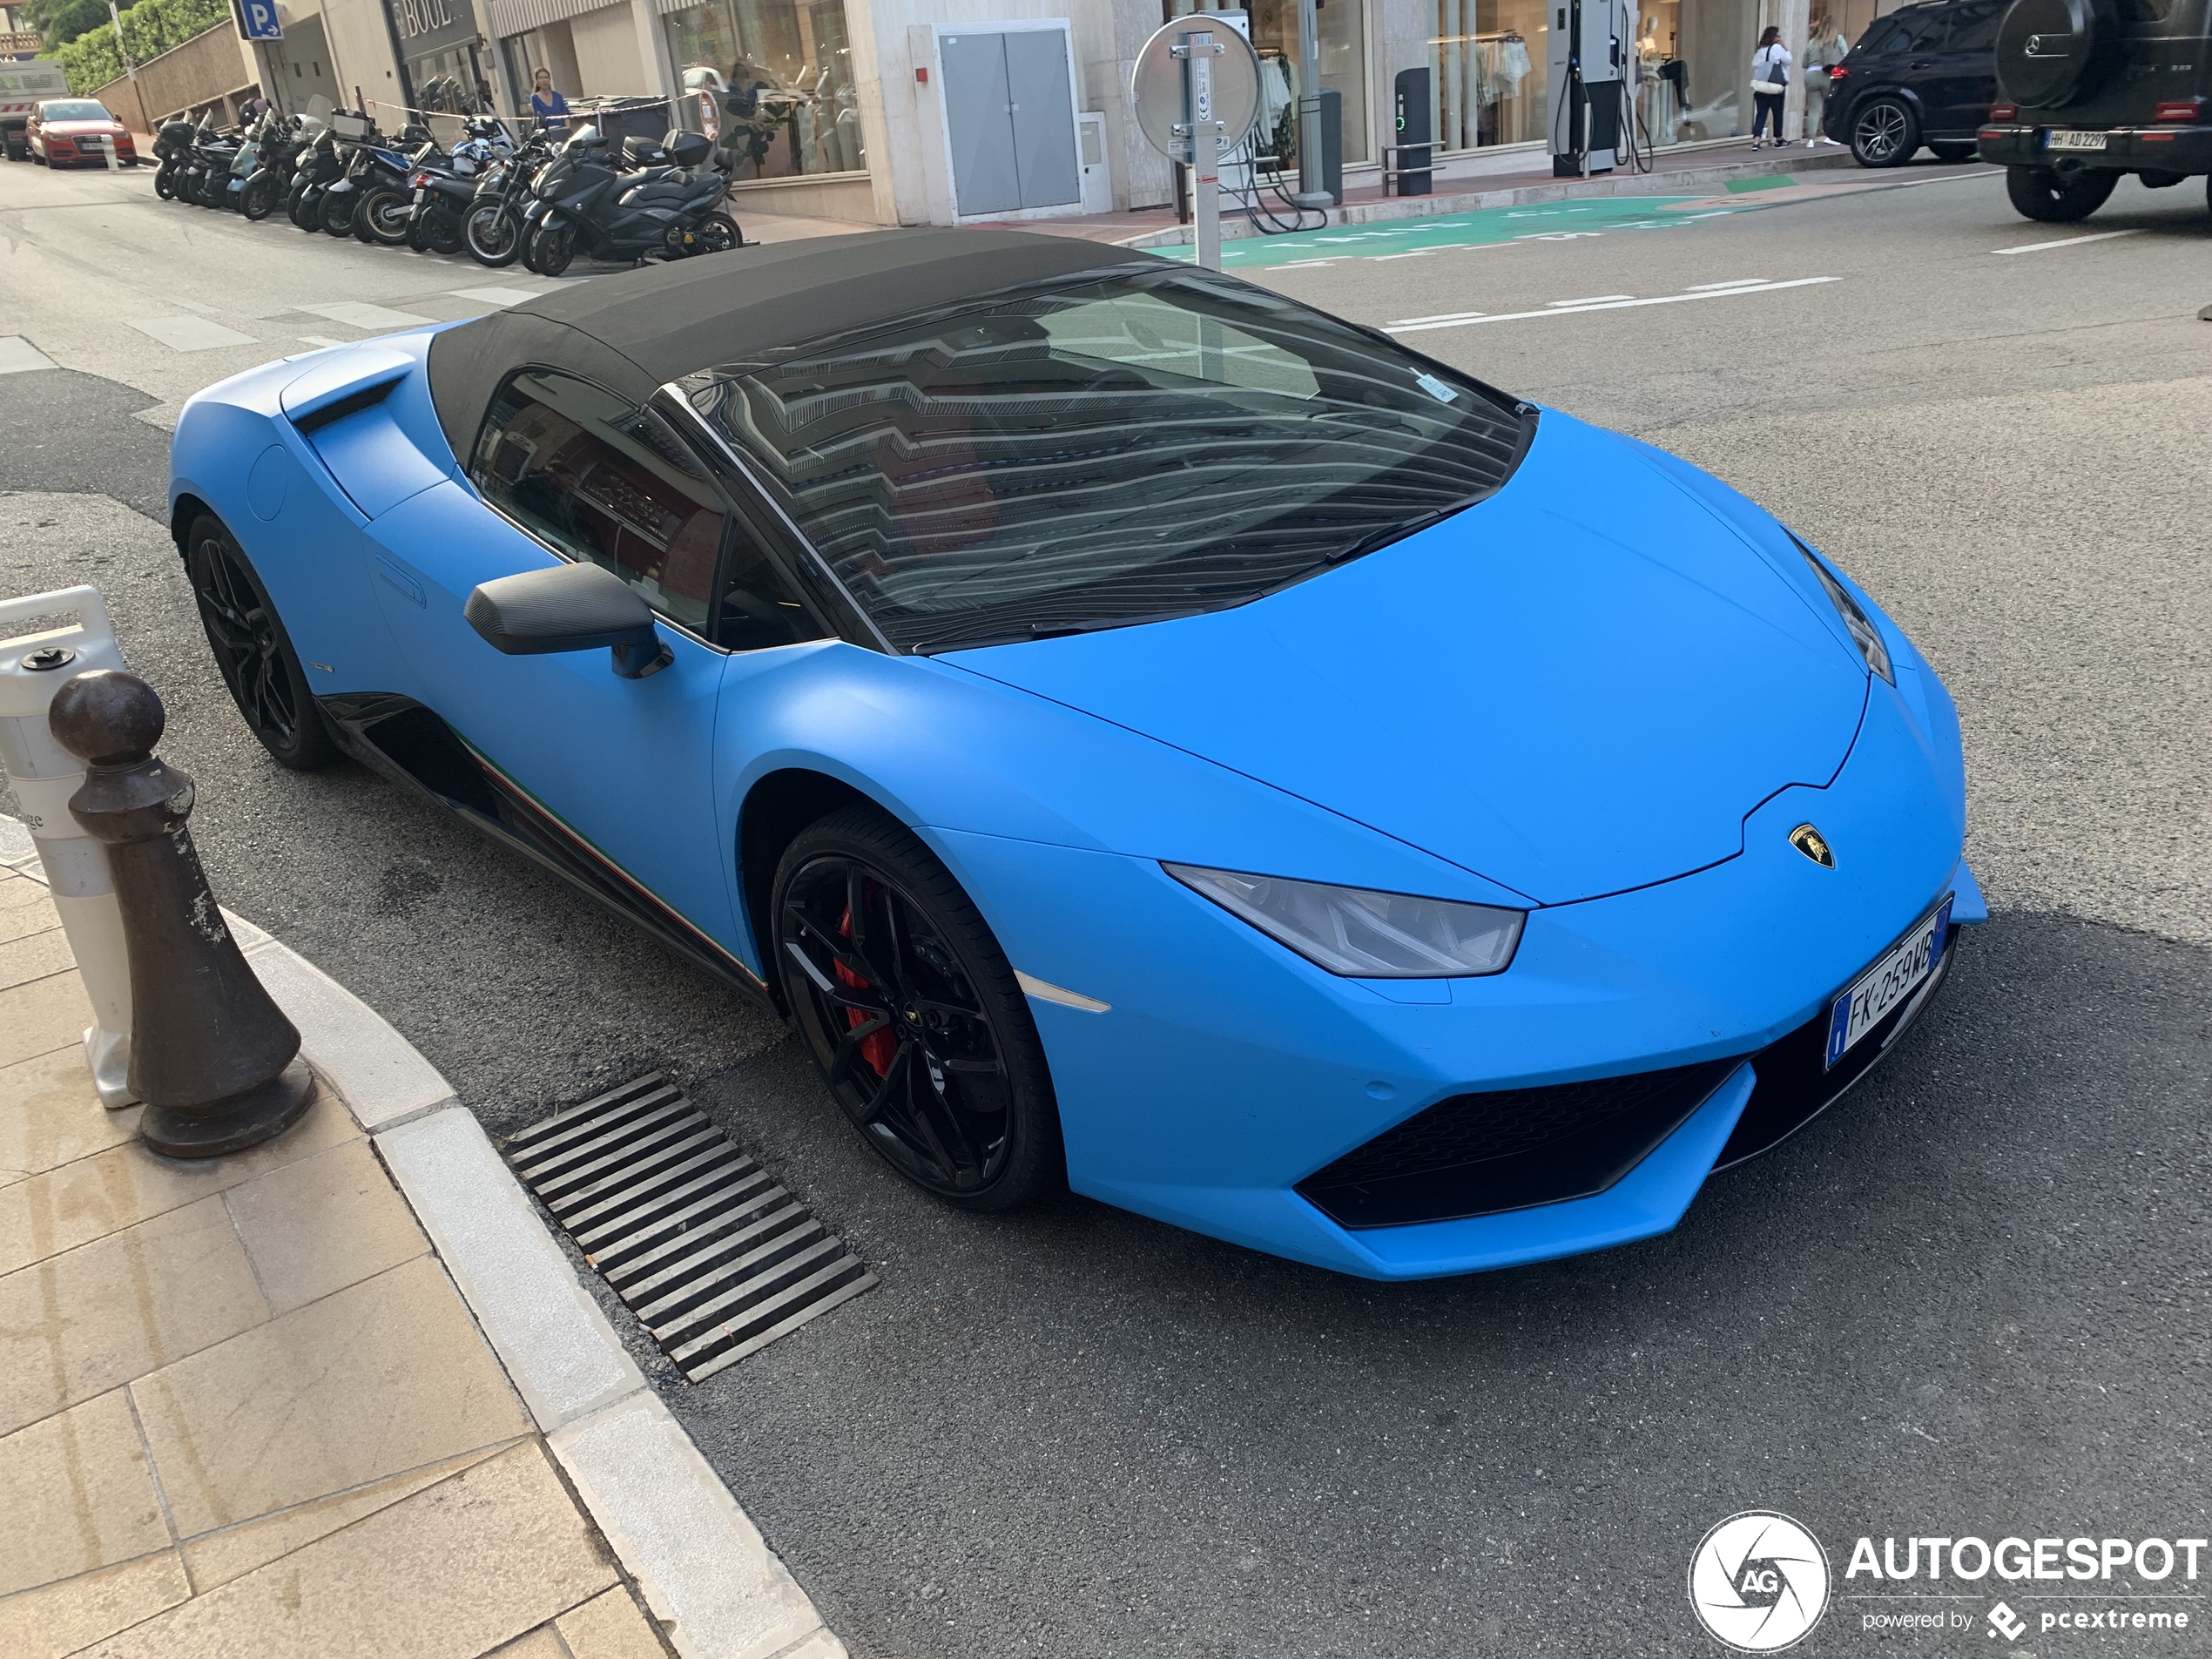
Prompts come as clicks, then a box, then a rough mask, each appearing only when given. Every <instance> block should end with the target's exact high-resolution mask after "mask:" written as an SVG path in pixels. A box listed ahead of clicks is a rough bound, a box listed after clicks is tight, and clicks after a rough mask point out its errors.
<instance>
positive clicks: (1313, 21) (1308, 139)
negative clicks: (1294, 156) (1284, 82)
mask: <svg viewBox="0 0 2212 1659" xmlns="http://www.w3.org/2000/svg"><path fill="white" fill-rule="evenodd" d="M1291 202H1292V203H1293V204H1294V205H1295V206H1299V207H1318V208H1319V209H1321V211H1322V212H1327V211H1328V210H1329V209H1330V208H1332V207H1333V206H1336V198H1335V197H1333V196H1332V195H1330V194H1329V192H1327V191H1325V190H1324V189H1322V188H1321V14H1320V9H1319V6H1318V3H1317V0H1298V194H1297V195H1295V196H1293V197H1291Z"/></svg>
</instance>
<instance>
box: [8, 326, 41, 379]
mask: <svg viewBox="0 0 2212 1659" xmlns="http://www.w3.org/2000/svg"><path fill="white" fill-rule="evenodd" d="M53 366H54V360H53V359H52V358H51V357H49V356H47V355H46V354H45V353H44V352H43V351H40V350H39V349H38V347H36V346H34V345H32V344H31V343H30V341H27V340H25V339H24V337H23V336H22V335H21V334H0V374H29V373H30V371H31V370H32V369H34V368H53Z"/></svg>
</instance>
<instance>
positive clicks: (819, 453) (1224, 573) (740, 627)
mask: <svg viewBox="0 0 2212 1659" xmlns="http://www.w3.org/2000/svg"><path fill="white" fill-rule="evenodd" d="M172 470H173V476H172V483H171V500H172V513H173V525H174V530H175V535H176V539H177V543H178V546H179V550H181V552H182V553H183V556H184V558H185V564H186V567H187V569H188V571H189V573H190V577H191V581H192V587H193V590H194V591H195V593H196V594H197V596H198V598H199V608H200V612H201V615H202V617H204V619H205V621H206V629H207V636H208V639H209V641H210V643H211V644H212V646H213V647H214V651H215V654H216V658H217V660H218V662H219V664H220V666H221V668H222V671H223V673H224V675H225V677H226V679H227V681H228V683H229V685H230V687H231V690H232V691H233V694H234V696H235V697H236V698H237V702H238V705H239V710H240V711H241V712H242V713H243V714H244V715H245V717H246V720H247V722H248V723H249V725H251V726H252V727H253V731H254V732H255V734H256V735H257V736H258V737H259V738H260V740H261V742H262V743H263V744H264V745H266V746H267V748H268V750H269V752H271V753H272V754H273V755H274V756H275V757H276V759H279V760H280V761H282V762H283V763H284V764H286V765H291V766H296V767H313V766H318V765H325V764H327V763H328V762H330V761H332V760H334V759H336V758H337V757H338V755H339V754H340V753H341V752H344V753H347V754H351V755H353V756H354V757H355V758H357V759H360V760H361V761H363V762H365V763H367V764H368V765H372V766H374V767H376V768H378V769H379V770H381V771H382V772H386V773H388V774H389V775H390V776H392V777H393V778H395V779H399V780H401V781H404V782H405V783H407V784H409V785H411V786H414V787H415V788H417V789H420V790H422V791H424V792H428V794H429V795H431V796H432V797H434V798H435V799H437V800H438V801H440V802H442V804H443V805H444V806H447V807H448V808H449V809H450V810H452V811H453V812H455V813H459V814H461V815H462V817H464V818H466V819H469V821H470V822H471V823H473V824H475V825H476V826H478V827H479V828H481V829H482V831H483V832H484V833H487V834H489V835H491V836H493V837H495V838H496V839H497V840H501V841H503V842H505V843H507V844H508V845H509V846H513V847H514V848H516V850H517V851H519V852H522V853H526V854H527V855H529V856H530V857H532V858H534V859H536V860H540V861H542V862H543V863H544V864H546V865H547V866H549V867H551V868H553V869H554V870H556V871H558V872H560V873H562V874H563V875H565V876H567V877H569V878H570V879H571V880H574V881H575V882H577V884H579V885H581V886H582V887H585V888H586V889H588V890H589V891H590V892H591V893H592V894H596V895H597V897H599V898H600V899H602V900H604V901H605V902H606V903H607V904H609V905H610V906H611V907H614V908H616V909H617V910H619V911H621V912H623V913H624V914H627V915H629V916H631V918H633V919H634V920H635V921H637V922H639V923H640V924H642V925H643V926H644V927H647V928H649V929H650V930H651V931H652V932H653V933H654V934H656V935H658V937H659V938H660V939H661V940H662V941H664V943H666V944H667V945H668V946H669V947H670V948H671V949H674V950H676V951H678V952H680V953H681V954H684V955H685V956H686V957H688V958H689V959H690V960H691V961H694V962H695V963H697V964H698V966H700V967H701V968H705V970H706V971H708V972H710V973H711V974H717V975H718V976H720V977H721V978H722V979H723V980H725V981H727V982H729V983H730V984H732V985H734V986H736V987H738V988H740V989H741V990H743V991H745V992H746V993H748V994H750V995H752V996H754V997H756V998H758V999H759V1000H760V1001H762V1002H764V1003H765V1004H767V1005H769V1006H770V1007H772V1008H774V1009H775V1010H776V1011H777V1012H778V1013H779V1015H784V1016H786V1017H787V1018H788V1019H789V1020H790V1021H791V1022H792V1025H793V1026H794V1027H795V1028H796V1030H797V1031H798V1033H799V1035H800V1037H801V1038H802V1039H803V1040H804V1042H806V1044H807V1046H808V1048H809V1049H811V1050H812V1052H813V1056H814V1058H815V1060H816V1062H818V1063H819V1067H820V1069H821V1073H822V1076H823V1079H824V1082H825V1084H826V1087H827V1088H828V1089H829V1090H830V1091H831V1092H832V1094H833V1095H834V1096H835V1097H836V1099H837V1100H838V1102H839V1103H840V1105H841V1106H842V1107H843V1109H845V1111H846V1113H847V1114H848V1115H849V1116H850V1117H851V1119H852V1121H853V1124H854V1126H855V1127H856V1129H857V1130H858V1131H859V1133H860V1136H861V1137H862V1138H863V1139H864V1140H865V1141H866V1142H867V1143H868V1144H869V1145H870V1146H872V1147H873V1148H874V1149H875V1150H876V1151H877V1152H878V1153H879V1154H880V1155H881V1156H882V1157H884V1158H885V1159H887V1161H888V1162H889V1163H891V1165H892V1166H893V1167H894V1169H896V1170H898V1171H899V1172H900V1174H901V1175H902V1176H904V1177H906V1178H907V1179H908V1180H910V1181H912V1182H914V1184H917V1185H919V1186H921V1187H922V1188H924V1189H926V1190H928V1191H930V1192H932V1193H934V1194H937V1195H939V1196H940V1197H942V1198H944V1199H946V1200H947V1201H948V1202H950V1203H952V1204H960V1205H965V1206H968V1207H970V1208H974V1209H998V1208H1002V1207H1005V1206H1008V1205H1010V1204H1016V1203H1019V1202H1021V1201H1022V1200H1023V1199H1025V1198H1028V1197H1034V1196H1035V1195H1037V1194H1039V1193H1041V1192H1043V1191H1046V1190H1049V1189H1051V1188H1053V1187H1055V1186H1056V1185H1059V1184H1062V1183H1063V1182H1064V1183H1066V1184H1069V1185H1072V1186H1073V1187H1074V1188H1075V1189H1076V1190H1077V1191H1079V1192H1083V1193H1087V1194H1089V1195H1090V1196H1091V1197H1096V1198H1100V1199H1103V1200H1104V1201H1106V1202H1107V1203H1109V1204H1120V1205H1123V1206H1124V1207H1126V1208H1128V1209H1130V1210H1134V1211H1140V1212H1142V1213H1143V1214H1145V1215H1148V1216H1154V1217H1159V1218H1161V1219H1163V1220H1165V1221H1170V1222H1173V1223H1176V1224H1178V1225H1181V1226H1184V1227H1190V1228H1195V1229H1197V1230H1198V1231H1202V1232H1207V1233H1211V1234H1215V1235H1217V1236H1218V1237H1220V1238H1227V1239H1233V1240H1236V1241H1238V1243H1241V1244H1248V1245H1251V1246H1252V1247H1254V1248H1256V1249H1259V1250H1264V1251H1275V1252H1277V1253H1279V1254H1281V1255H1284V1256H1289V1257H1295V1258H1298V1259H1300V1260H1303V1261H1307V1262H1312V1263H1316V1264H1320V1265H1322V1266H1325V1267H1330V1268H1334V1269H1338V1270H1339V1271H1345V1272H1349V1273H1357V1274H1364V1275H1366V1276H1367V1277H1370V1278H1417V1277H1420V1276H1424V1275H1432V1274H1443V1273H1459V1272H1466V1271H1471V1270H1474V1269H1478V1268H1487V1267H1496V1266H1500V1265H1502V1264H1507V1263H1514V1262H1525V1261H1532V1260H1536V1259H1539V1258H1544V1257H1550V1256H1559V1255H1564V1254H1568V1253H1570V1252H1573V1251H1586V1250H1593V1249H1596V1248H1598V1247H1600V1246H1602V1245H1607V1244H1619V1243H1622V1242H1623V1241H1624V1240H1628V1239H1633V1238H1642V1237H1645V1236H1647V1235H1649V1234H1653V1233H1657V1232H1662V1231H1665V1230H1666V1229H1668V1228H1669V1227H1670V1226H1672V1225H1673V1224H1675V1222H1676V1220H1677V1219H1678V1218H1679V1217H1681V1215H1682V1214H1683V1211H1684V1209H1685V1208H1686V1207H1687V1206H1688V1204H1689V1201H1690V1199H1691V1197H1693V1196H1694V1195H1695V1194H1696V1191H1697V1189H1698V1187H1699V1185H1700V1184H1701V1183H1703V1180H1704V1178H1705V1177H1706V1175H1707V1173H1708V1172H1709V1171H1710V1170H1714V1169H1716V1168H1718V1167H1721V1166H1723V1165H1726V1164H1728V1163H1734V1162H1736V1161H1737V1160H1740V1159H1742V1158H1745V1157H1750V1156H1751V1155H1752V1154H1754V1153H1757V1152H1759V1151H1762V1150H1765V1149H1766V1148H1767V1147H1769V1146H1771V1145H1773V1144H1774V1143H1776V1142H1777V1141H1778V1140H1780V1139H1781V1138H1782V1137H1783V1136H1785V1135H1787V1134H1789V1133H1790V1132H1791V1130H1794V1129H1796V1128H1797V1127H1798V1126H1799V1125H1800V1124H1802V1123H1804V1122H1805V1121H1806V1120H1807V1119H1809V1118H1811V1116H1813V1115H1814V1114H1815V1113H1817V1112H1818V1111H1819V1110H1820V1109H1822V1108H1823V1107H1824V1106H1826V1105H1827V1104H1828V1103H1830V1102H1831V1100H1833V1099H1835V1098H1836V1096H1838V1095H1839V1094H1841V1093H1842V1092H1843V1091H1844V1089H1846V1088H1848V1087H1849V1086H1850V1085H1851V1082H1854V1081H1855V1080H1856V1079H1857V1078H1858V1076H1860V1075H1861V1074H1862V1073H1864V1072H1865V1070H1866V1069H1868V1068H1869V1067H1870V1066H1871V1065H1872V1064H1873V1063H1874V1062H1875V1061H1876V1060H1877V1059H1878V1058H1879V1056H1880V1055H1882V1054H1883V1053H1884V1051H1885V1049H1888V1048H1889V1047H1890V1046H1891V1045H1892V1043H1893V1042H1895V1040H1896V1038H1897V1037H1898V1034H1899V1033H1900V1032H1901V1031H1902V1030H1903V1029H1904V1028H1905V1027H1906V1026H1907V1025H1908V1024H1910V1023H1911V1022H1912V1020H1913V1019H1914V1018H1915V1017H1916V1016H1917V1015H1919V1012H1920V1011H1921V1009H1922V1008H1924V1007H1925V1004H1926V1002H1927V1001H1928V999H1929V997H1930V996H1931V995H1932V994H1933V992H1934V990H1935V988H1936V987H1937V986H1938V985H1939V983H1940V982H1941V981H1942V979H1943V977H1944V975H1945V974H1946V971H1947V970H1948V968H1949V966H1950V962H1951V954H1952V943H1953V941H1954V940H1955V938H1956V932H1955V930H1956V928H1957V927H1958V926H1959V924H1961V923H1965V922H1972V921H1979V920H1981V919H1982V916H1983V908H1982V903H1981V899H1980V896H1979V894H1978V892H1977V891H1976V889H1975V887H1974V881H1973V876H1972V875H1971V874H1969V873H1968V872H1967V869H1966V865H1965V863H1964V862H1963V861H1962V860H1961V856H1960V849H1961V844H1962V838H1963V835H1964V830H1965V817H1966V797H1965V783H1964V778H1963V773H1962V769H1961V765H1960V757H1959V728H1958V723H1957V718H1956V716H1955V714H1954V711H1953V710H1952V704H1951V699H1950V698H1949V696H1948V695H1947V694H1946V692H1945V691H1944V688H1943V686H1942V685H1940V684H1939V682H1938V681H1937V679H1936V677H1935V675H1934V674H1933V672H1932V671H1930V669H1929V668H1928V666H1927V664H1925V663H1924V662H1923V661H1922V660H1921V658H1919V655H1918V653H1917V652H1915V651H1914V650H1913V648H1912V644H1911V643H1910V642H1908V641H1907V640H1906V639H1905V637H1904V636H1903V635H1902V634H1901V633H1899V632H1898V630H1897V628H1896V627H1895V625H1894V624H1892V623H1891V622H1889V621H1888V620H1887V619H1886V618H1885V617H1884V616H1883V615H1882V614H1881V612H1880V611H1879V610H1877V609H1876V608H1875V606H1874V604H1873V602H1872V601H1871V600H1870V599H1868V598H1867V597H1866V596H1865V595H1864V594H1863V593H1861V592H1860V591H1859V590H1858V589H1857V588H1856V587H1854V586H1853V585H1852V584H1851V582H1850V580H1849V579H1848V578H1846V577H1844V576H1843V575H1842V574H1841V573H1840V572H1839V571H1838V570H1835V569H1834V568H1833V567H1832V566H1831V565H1830V564H1828V563H1826V562H1825V561H1824V560H1823V559H1821V558H1820V556H1818V555H1817V554H1816V553H1814V552H1813V551H1812V550H1811V549H1809V548H1808V547H1806V546H1805V545H1804V543H1802V542H1800V541H1798V540H1797V538H1796V537H1794V536H1791V533H1790V532H1789V531H1788V530H1786V529H1784V528H1783V527H1782V526H1781V525H1779V524H1777V523H1775V522H1774V520H1772V519H1771V518H1770V517H1769V516H1767V515H1766V514H1765V513H1764V512H1762V511H1760V510H1759V509H1757V508H1756V507H1754V506H1753V505H1751V504H1750V502H1747V501H1745V500H1744V499H1743V498H1742V497H1741V496H1737V495H1736V494H1734V493H1733V492H1731V491H1730V490H1729V489H1725V488H1723V486H1722V485H1720V484H1718V483H1716V482H1714V481H1713V480H1712V479H1710V478H1708V477H1706V476H1705V475H1703V474H1701V473H1699V472H1697V471H1696V470H1695V469H1691V468H1689V467H1687V466H1685V465H1683V464H1682V463H1681V462H1677V461H1675V460H1673V459H1671V458H1669V456H1667V455H1662V454H1661V453H1660V452H1659V451H1657V450H1656V449H1652V448H1647V447H1645V446H1644V445H1642V444H1640V443H1635V442H1630V441H1628V440H1626V439H1622V438H1619V437H1615V436H1613V435H1609V434H1607V433H1604V432H1601V431H1597V430H1595V429H1593V428H1590V427H1588V426H1585V425H1583V424H1581V422H1579V421H1575V420H1573V419H1570V418H1569V417H1568V416H1567V415H1561V414H1559V413H1557V412H1555V411H1553V410H1549V409H1539V408H1535V407H1534V406H1532V405H1530V404H1527V403H1525V402H1521V401H1517V400H1516V399H1514V398H1513V397H1511V396H1509V395H1505V394H1503V393H1501V392H1498V391H1496V390H1494V389H1493V388H1490V387H1487V386H1485V385H1483V384H1481V383H1480V382H1479V381H1474V380H1471V379H1469V378H1468V377H1467V376H1466V375H1465V374H1461V373H1460V372H1459V371H1457V370H1455V369H1453V368H1448V367H1447V366H1446V365H1444V364H1441V363H1438V362H1434V361H1430V360H1428V359H1426V358H1424V357H1422V356H1420V355H1419V354H1416V353H1415V352H1413V351H1412V350H1409V349H1408V348H1407V347H1404V346H1401V345H1399V344H1398V343H1396V342H1395V341H1392V340H1391V339H1389V338H1388V337H1386V336H1385V335H1383V334H1377V333H1375V332H1373V331H1372V330H1368V329H1364V328H1359V327H1353V326H1352V325H1350V324H1347V323H1345V322H1342V321H1339V320H1337V319H1334V318H1332V317H1330V316H1327V315H1325V314H1322V313H1319V312H1317V311H1313V310H1312V309H1309V308H1308V307H1304V306H1301V305H1298V304H1295V303H1293V302H1292V301H1291V300H1285V299H1283V298H1281V297H1280V296H1278V295H1277V294H1274V293H1269V292H1267V291H1266V290H1264V289H1261V288H1258V287H1252V286H1250V285H1248V284H1245V283H1243V282H1240V281H1238V280H1235V279H1233V278H1230V277H1224V276H1221V275H1217V274H1214V273H1207V272H1204V271H1199V270H1194V269H1192V268H1190V267H1189V266H1178V265H1173V264H1170V263H1168V262H1165V261H1163V260H1157V259H1154V258H1152V257H1150V256H1149V255H1145V254H1140V253H1129V252H1126V251H1124V250H1122V249H1116V248H1109V247H1101V246H1096V245H1095V244H1089V243H1085V242H1081V241H1076V240H1073V239H1057V238H1048V237H1042V236H1034V235H1022V234H1016V233H981V232H974V231H914V232H886V233H879V234H875V235H871V236H867V237H853V238H843V237H840V238H834V239H824V240H819V241H807V242H799V243H795V244H788V245H786V246H779V247H770V248H761V249H748V250H746V251H745V252H744V253H734V254H729V255H725V256H724V257H721V258H718V259H715V260H690V261H685V262H684V263H681V264H677V265H670V266H659V267H656V268H654V269H651V270H649V271H641V272H637V273H631V274H624V275H619V276H612V277H605V278H601V279H599V280H596V281H593V282H591V283H590V284H589V285H588V286H584V287H577V288H574V289H570V290H564V291H563V292H561V293H555V294H549V295H546V296H543V297H541V298H538V299H536V300H531V301H529V303H527V304H524V305H520V306H517V307H514V308H513V309H511V310H508V311H504V312H501V313H499V314H496V315H493V316H489V317H484V318H481V319H478V320H475V321H472V322H466V323H461V324H457V325H454V326H450V327H438V328H426V329H423V330H421V331H420V332H418V333H415V334H397V335H388V336H386V337H384V338H381V339H378V340H373V341H364V342H362V343H361V344H358V345H354V346H347V347H335V348H333V349H331V350H327V351H322V352H317V353H314V354H311V355H308V356H304V357H299V358H293V359H291V360H289V361H284V362H280V363H271V364H269V365H267V366H266V368H258V369H255V370H253V371H252V372H251V373H249V374H241V375H239V376H238V377H237V378H235V379H233V380H230V381H225V382H224V383H223V384H222V385H220V386H218V387H215V388H212V389H211V390H209V391H207V392H205V393H202V394H201V395H199V397H197V398H195V399H193V400H192V402H191V403H190V404H189V405H188V406H187V407H186V408H185V412H184V415H183V418H182V420H181V421H179V426H178V429H177V436H176V445H175V450H174V459H173V463H172Z"/></svg>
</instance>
